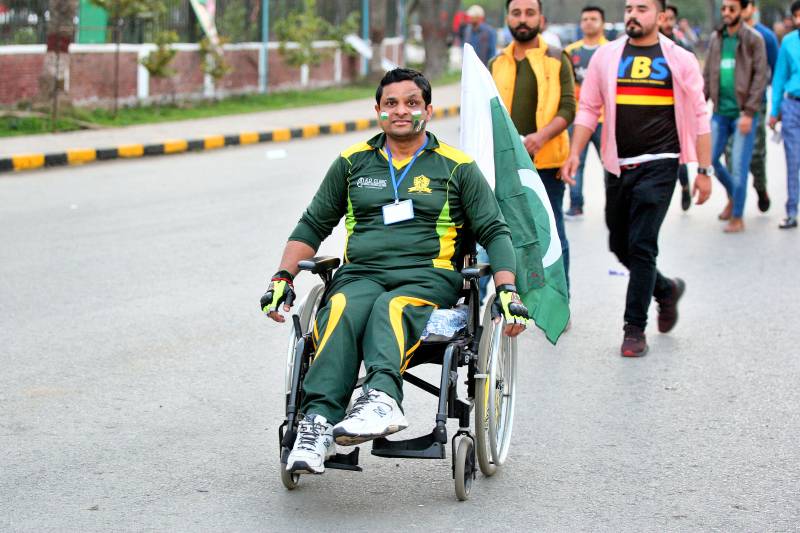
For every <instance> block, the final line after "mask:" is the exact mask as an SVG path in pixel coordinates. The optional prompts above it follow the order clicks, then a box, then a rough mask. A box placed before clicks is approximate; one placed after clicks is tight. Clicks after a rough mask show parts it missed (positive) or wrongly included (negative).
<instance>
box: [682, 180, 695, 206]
mask: <svg viewBox="0 0 800 533" xmlns="http://www.w3.org/2000/svg"><path fill="white" fill-rule="evenodd" d="M690 207H692V192H691V191H690V190H689V186H688V185H684V186H682V187H681V209H683V210H684V211H688V210H689V208H690Z"/></svg>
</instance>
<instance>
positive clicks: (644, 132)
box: [561, 0, 713, 357]
mask: <svg viewBox="0 0 800 533" xmlns="http://www.w3.org/2000/svg"><path fill="white" fill-rule="evenodd" d="M665 9H666V5H665V2H664V1H663V0H626V2H625V32H626V33H627V36H628V37H627V38H622V39H617V40H616V41H614V42H612V43H609V44H607V45H606V46H603V47H601V48H600V49H599V50H598V51H597V52H596V53H595V55H594V57H593V58H592V62H591V63H590V64H589V69H588V71H587V72H586V77H585V78H584V83H583V85H582V86H581V99H580V104H579V110H578V115H577V117H576V119H575V132H574V134H573V137H572V147H571V149H570V155H569V158H568V159H567V162H566V163H565V165H564V167H563V168H562V169H561V173H562V175H563V176H564V179H565V180H569V179H570V177H571V176H573V175H575V173H576V172H577V169H578V166H579V165H580V153H581V151H582V150H583V149H584V148H585V147H586V144H587V143H588V142H589V138H590V137H591V135H592V132H593V131H594V129H595V127H596V126H597V122H598V119H599V118H600V115H601V113H603V112H604V113H605V123H604V125H603V166H604V167H605V169H606V224H607V225H608V229H609V245H610V248H611V251H612V252H613V253H614V254H615V255H616V256H617V258H619V260H620V261H621V262H622V264H624V265H625V266H626V267H628V270H629V271H630V276H629V278H628V293H627V297H626V302H625V327H624V336H623V342H622V347H621V350H620V351H621V353H622V355H623V356H625V357H638V356H641V355H644V354H645V353H646V352H647V339H646V337H645V333H644V330H645V328H646V326H647V310H648V308H649V307H650V301H651V299H653V298H655V300H656V302H657V303H658V330H659V331H660V332H662V333H667V332H668V331H670V330H672V328H674V327H675V324H676V323H677V321H678V301H679V300H680V298H681V296H683V293H684V291H685V289H686V284H685V283H684V282H683V281H682V280H681V279H679V278H675V279H669V278H667V277H665V276H664V275H663V274H661V272H659V271H658V269H657V268H656V257H657V256H658V233H659V230H660V228H661V224H662V222H663V221H664V217H665V216H666V214H667V209H668V208H669V203H670V200H671V199H672V193H673V191H674V190H675V181H676V180H677V174H678V165H679V164H681V163H688V162H690V161H697V160H699V163H700V166H699V168H698V169H697V177H696V178H695V182H694V193H695V194H696V195H697V203H698V204H702V203H704V202H705V201H706V200H707V199H708V197H709V195H710V194H711V180H710V178H709V175H711V174H713V172H712V170H711V169H710V168H709V166H710V165H711V136H710V125H709V118H708V111H707V108H706V102H705V99H704V98H703V78H702V76H701V74H700V66H699V65H698V62H697V59H696V58H695V57H694V55H693V54H691V53H690V52H687V51H686V50H684V49H683V48H681V47H679V46H678V45H676V44H675V43H674V42H672V41H671V40H669V39H668V38H667V37H665V36H662V35H660V34H659V31H658V20H659V19H661V18H663V16H664V10H665Z"/></svg>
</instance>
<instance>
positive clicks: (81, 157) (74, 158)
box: [67, 148, 97, 165]
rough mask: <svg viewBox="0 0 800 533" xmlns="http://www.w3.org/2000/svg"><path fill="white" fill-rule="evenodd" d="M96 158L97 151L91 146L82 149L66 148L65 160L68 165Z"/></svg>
mask: <svg viewBox="0 0 800 533" xmlns="http://www.w3.org/2000/svg"><path fill="white" fill-rule="evenodd" d="M95 159H97V151H96V150H93V149H91V148H87V149H84V150H67V162H68V163H69V164H70V165H80V164H82V163H89V162H90V161H94V160H95Z"/></svg>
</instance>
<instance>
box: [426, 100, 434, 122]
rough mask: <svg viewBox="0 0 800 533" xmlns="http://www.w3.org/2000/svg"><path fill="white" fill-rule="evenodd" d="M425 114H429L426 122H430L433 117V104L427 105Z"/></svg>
mask: <svg viewBox="0 0 800 533" xmlns="http://www.w3.org/2000/svg"><path fill="white" fill-rule="evenodd" d="M425 112H426V113H428V118H427V119H426V120H430V119H431V118H432V117H433V104H428V105H426V106H425Z"/></svg>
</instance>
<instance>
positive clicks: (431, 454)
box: [372, 432, 445, 459]
mask: <svg viewBox="0 0 800 533" xmlns="http://www.w3.org/2000/svg"><path fill="white" fill-rule="evenodd" d="M372 455H377V456H378V457H399V458H406V459H444V458H445V449H444V445H443V444H442V443H441V442H438V441H437V440H436V438H435V436H434V433H433V432H432V433H430V434H429V435H423V436H421V437H417V438H415V439H408V440H388V439H384V438H380V439H375V440H374V441H372Z"/></svg>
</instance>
